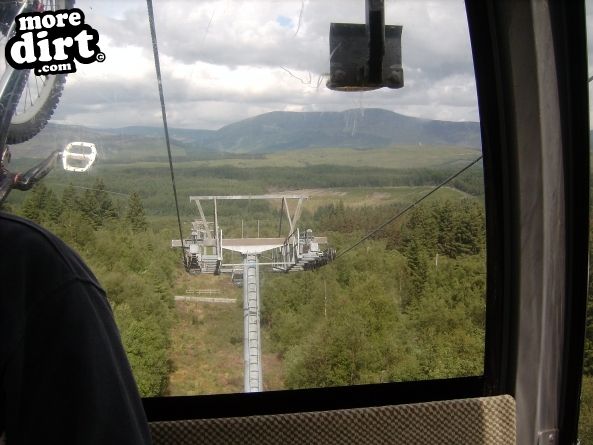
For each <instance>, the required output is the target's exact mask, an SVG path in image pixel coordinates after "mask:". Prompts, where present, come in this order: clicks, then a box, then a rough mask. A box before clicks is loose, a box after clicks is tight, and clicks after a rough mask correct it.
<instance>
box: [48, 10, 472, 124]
mask: <svg viewBox="0 0 593 445" xmlns="http://www.w3.org/2000/svg"><path fill="white" fill-rule="evenodd" d="M153 2H154V8H155V17H156V28H157V34H158V39H159V49H160V58H161V69H162V71H163V87H164V91H165V99H166V105H167V114H168V119H169V125H170V126H172V127H181V128H207V129H217V128H220V127H221V126H223V125H225V124H228V123H231V122H234V121H237V120H240V119H243V118H246V117H251V116H255V115H258V114H261V113H264V112H268V111H274V110H288V111H328V110H345V109H351V108H359V107H381V108H386V109H389V110H393V111H396V112H400V113H403V114H408V115H412V116H418V117H423V118H430V119H444V120H454V121H464V120H478V107H477V99H476V92H475V80H474V75H473V65H472V60H471V49H470V43H469V34H468V28H467V20H466V15H465V8H464V4H463V1H462V0H440V1H435V2H423V1H419V0H411V1H404V0H396V1H389V0H387V1H386V24H397V25H403V34H402V54H403V65H404V76H405V87H404V88H403V89H400V90H389V89H382V90H378V91H373V92H365V93H360V92H356V93H344V92H334V91H330V90H328V89H327V88H326V87H325V81H326V78H325V77H324V75H325V73H327V72H328V71H329V38H328V35H329V24H330V23H331V22H350V23H363V22H364V1H363V0H339V1H337V2H330V1H327V0H282V1H279V0H262V1H259V0H220V1H207V0H193V1H192V0H183V1H169V0H153ZM76 5H77V7H80V8H81V9H82V10H83V11H84V12H85V14H86V20H87V23H89V24H90V25H91V26H93V27H94V28H95V29H96V30H98V32H99V35H100V42H99V44H100V47H101V50H102V51H103V52H104V53H105V55H106V60H105V62H103V63H101V64H99V63H93V64H90V65H80V64H79V65H78V72H77V73H75V74H73V75H70V76H69V80H68V83H67V86H66V89H65V92H64V96H63V100H62V102H61V103H60V106H59V107H58V111H57V112H56V115H55V119H54V121H56V122H62V123H69V124H81V125H87V126H101V127H122V126H127V125H159V124H160V122H161V114H160V104H159V101H158V89H157V88H158V87H157V82H156V76H155V69H154V60H153V54H152V45H151V40H150V30H149V25H148V15H147V9H146V1H145V0H120V1H115V2H109V1H106V0H77V1H76Z"/></svg>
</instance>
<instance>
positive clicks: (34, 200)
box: [21, 184, 48, 223]
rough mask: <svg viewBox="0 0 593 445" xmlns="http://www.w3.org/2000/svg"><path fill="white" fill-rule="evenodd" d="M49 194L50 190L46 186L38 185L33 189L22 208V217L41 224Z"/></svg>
mask: <svg viewBox="0 0 593 445" xmlns="http://www.w3.org/2000/svg"><path fill="white" fill-rule="evenodd" d="M47 194H48V190H47V187H46V186H45V185H43V184H37V185H36V186H35V187H33V190H31V192H30V193H29V194H28V196H27V198H26V199H25V201H24V202H23V205H22V207H21V213H22V215H23V216H24V217H25V218H28V219H30V220H32V221H35V222H36V223H41V222H42V221H43V219H44V212H43V209H44V208H45V200H46V197H47Z"/></svg>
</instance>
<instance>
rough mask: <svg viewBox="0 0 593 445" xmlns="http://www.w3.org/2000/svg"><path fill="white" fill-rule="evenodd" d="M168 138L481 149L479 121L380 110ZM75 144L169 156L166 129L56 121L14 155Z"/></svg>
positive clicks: (259, 149)
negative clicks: (79, 142)
mask: <svg viewBox="0 0 593 445" xmlns="http://www.w3.org/2000/svg"><path fill="white" fill-rule="evenodd" d="M169 133H170V141H171V146H172V149H173V152H174V153H175V154H177V155H183V154H184V155H187V156H192V155H200V154H205V153H213V152H214V153H231V154H233V153H234V154H263V153H274V152H280V151H286V150H306V149H310V148H325V147H333V148H358V149H366V148H383V147H385V148H386V147H395V146H398V145H417V146H422V145H431V146H439V145H442V146H463V147H470V148H476V149H480V147H481V137H480V124H479V123H478V122H452V121H440V120H430V119H423V118H416V117H412V116H406V115H403V114H399V113H395V112H393V111H389V110H384V109H380V108H360V109H351V110H346V111H332V112H316V111H310V112H291V111H272V112H269V113H264V114H260V115H258V116H253V117H250V118H247V119H243V120H240V121H237V122H233V123H231V124H228V125H225V126H223V127H221V128H219V129H218V130H205V129H184V128H170V129H169ZM74 140H80V141H88V142H94V143H95V144H96V145H97V147H98V148H99V149H100V150H99V151H100V153H99V154H100V156H102V157H106V158H112V159H113V158H121V157H126V156H131V157H132V158H136V157H138V158H142V157H143V156H163V154H164V152H163V141H164V132H163V129H162V128H161V127H151V126H126V127H121V128H94V127H85V126H80V125H76V126H73V125H63V124H56V123H51V122H50V123H49V124H48V125H47V127H46V128H45V129H44V130H43V131H42V132H41V133H40V134H39V135H38V136H36V137H35V138H34V139H32V140H31V141H28V142H25V143H23V144H19V146H18V147H19V148H18V150H14V152H15V154H17V153H18V156H29V157H35V156H43V155H44V154H46V153H47V152H49V151H51V150H54V149H56V148H59V146H63V145H65V144H67V143H68V142H71V141H74ZM56 146H57V147H56ZM48 147H50V148H48Z"/></svg>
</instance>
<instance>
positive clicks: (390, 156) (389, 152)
mask: <svg viewBox="0 0 593 445" xmlns="http://www.w3.org/2000/svg"><path fill="white" fill-rule="evenodd" d="M478 156H479V151H478V150H476V149H472V148H467V147H449V146H397V147H389V148H371V149H364V150H359V149H353V148H313V149H307V150H288V151H283V152H277V153H270V154H265V155H261V156H258V157H257V158H254V159H245V158H233V156H232V155H229V157H228V158H224V159H214V160H203V161H201V160H192V161H183V162H179V163H178V164H176V166H175V167H176V168H178V169H188V168H189V169H191V168H196V167H221V166H233V167H241V168H254V167H308V166H311V165H337V166H348V167H376V168H397V169H405V168H443V167H456V166H462V165H464V164H465V163H467V162H469V161H472V160H474V159H475V158H476V157H478ZM117 165H120V164H113V166H117ZM121 165H122V166H128V165H129V164H121ZM166 165H167V164H166V163H165V162H135V163H134V167H143V168H154V167H163V166H166Z"/></svg>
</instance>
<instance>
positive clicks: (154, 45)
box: [146, 0, 187, 269]
mask: <svg viewBox="0 0 593 445" xmlns="http://www.w3.org/2000/svg"><path fill="white" fill-rule="evenodd" d="M146 7H147V8H148V23H149V26H150V35H151V38H152V52H153V55H154V67H155V70H156V77H157V82H158V86H159V97H160V100H161V114H162V116H163V127H164V130H165V143H166V145H167V155H168V157H169V170H170V171H171V184H172V186H173V196H174V198H175V209H176V211H177V225H178V227H179V240H180V241H181V255H182V257H183V264H184V265H185V267H186V269H187V264H186V261H185V246H184V245H183V232H182V230H181V217H180V216H179V201H178V199H177V186H176V184H175V173H174V172H173V157H172V156H171V143H170V141H169V127H168V125H167V111H166V110H165V95H164V93H163V82H162V77H161V65H160V62H159V49H158V46H157V39H156V29H155V25H154V13H153V10H152V0H146Z"/></svg>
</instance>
